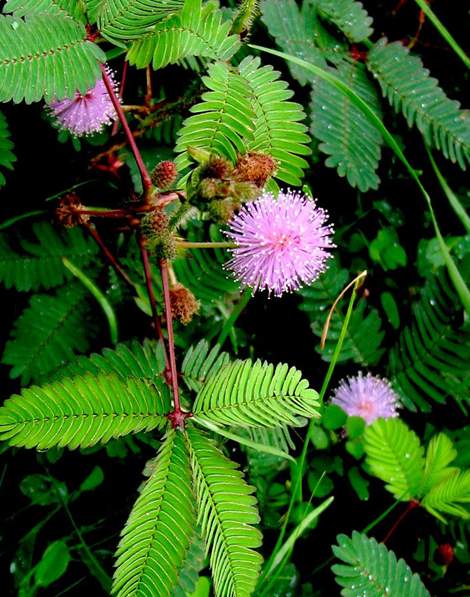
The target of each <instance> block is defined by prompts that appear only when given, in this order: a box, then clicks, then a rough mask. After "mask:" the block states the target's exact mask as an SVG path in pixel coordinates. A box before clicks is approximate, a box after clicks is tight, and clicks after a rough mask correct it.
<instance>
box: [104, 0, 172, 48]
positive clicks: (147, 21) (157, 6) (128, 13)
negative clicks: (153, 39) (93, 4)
mask: <svg viewBox="0 0 470 597" xmlns="http://www.w3.org/2000/svg"><path fill="white" fill-rule="evenodd" d="M182 6H183V0H103V2H101V4H100V7H99V9H98V10H97V21H98V29H99V30H100V32H101V33H102V34H103V37H105V38H106V39H108V40H109V41H111V42H113V43H115V44H117V45H122V40H125V41H127V40H130V39H138V38H139V37H141V36H142V35H144V34H145V33H148V32H149V29H151V27H153V26H154V25H156V24H157V23H158V22H159V21H161V20H162V19H163V18H164V17H167V16H168V15H171V14H173V13H177V12H179V11H180V10H181V8H182Z"/></svg>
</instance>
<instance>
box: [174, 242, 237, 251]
mask: <svg viewBox="0 0 470 597" xmlns="http://www.w3.org/2000/svg"><path fill="white" fill-rule="evenodd" d="M176 246H177V247H182V248H184V249H233V248H235V247H236V246H237V245H236V244H235V243H230V242H223V241H221V242H196V241H194V242H193V241H189V240H177V241H176Z"/></svg>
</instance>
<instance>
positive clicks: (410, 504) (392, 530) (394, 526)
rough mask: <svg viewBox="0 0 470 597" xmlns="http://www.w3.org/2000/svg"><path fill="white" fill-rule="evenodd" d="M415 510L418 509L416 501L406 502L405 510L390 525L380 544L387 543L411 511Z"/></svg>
mask: <svg viewBox="0 0 470 597" xmlns="http://www.w3.org/2000/svg"><path fill="white" fill-rule="evenodd" d="M416 508H419V502H417V501H416V500H411V502H408V505H407V507H406V510H404V511H403V512H402V513H401V514H400V516H399V517H398V518H397V519H396V520H395V522H394V523H393V524H392V526H391V527H390V530H389V531H388V533H387V534H386V535H385V537H384V538H383V540H382V543H387V541H388V540H389V539H390V538H391V537H392V535H393V534H394V533H395V531H396V530H397V528H398V527H399V526H400V524H401V523H402V522H403V520H404V519H405V518H406V517H407V516H408V514H409V513H410V512H411V511H412V510H415V509H416Z"/></svg>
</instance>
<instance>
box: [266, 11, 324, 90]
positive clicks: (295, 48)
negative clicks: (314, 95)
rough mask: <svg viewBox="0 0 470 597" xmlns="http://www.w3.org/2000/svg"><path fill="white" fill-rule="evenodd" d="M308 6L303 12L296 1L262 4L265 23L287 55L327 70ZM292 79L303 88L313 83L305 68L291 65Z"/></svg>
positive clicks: (289, 65)
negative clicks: (316, 39) (307, 12)
mask: <svg viewBox="0 0 470 597" xmlns="http://www.w3.org/2000/svg"><path fill="white" fill-rule="evenodd" d="M306 10H307V3H304V6H303V10H302V11H301V10H299V7H298V6H297V3H296V2H295V0H262V2H261V12H262V21H263V23H264V24H265V25H266V27H267V28H268V30H269V33H271V35H272V36H273V37H274V38H275V40H276V43H277V45H278V46H279V47H280V48H281V49H282V51H283V52H286V53H287V54H292V55H293V56H297V57H298V58H301V59H302V60H307V61H308V62H312V63H313V64H315V65H316V66H320V67H322V68H324V67H326V61H325V59H324V57H323V54H322V51H321V50H320V48H319V47H318V46H317V45H316V44H315V39H314V35H313V27H312V26H313V25H314V23H312V20H311V18H309V15H307V14H306ZM288 67H289V70H290V71H291V73H292V76H293V77H294V78H295V79H297V81H299V83H300V84H301V85H306V84H307V83H310V82H311V80H312V74H311V73H310V72H309V71H307V70H305V69H304V68H303V67H302V66H298V65H297V64H293V63H291V62H289V63H288Z"/></svg>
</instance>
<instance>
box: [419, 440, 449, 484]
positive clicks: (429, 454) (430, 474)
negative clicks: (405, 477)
mask: <svg viewBox="0 0 470 597" xmlns="http://www.w3.org/2000/svg"><path fill="white" fill-rule="evenodd" d="M456 457H457V450H455V448H454V444H453V443H452V441H451V440H450V439H449V438H448V437H447V435H445V434H444V433H439V434H437V435H435V436H434V437H432V438H431V441H430V442H429V444H428V447H427V449H426V459H425V463H424V475H423V483H422V487H421V491H420V493H421V494H422V495H426V494H427V493H428V491H429V490H430V489H431V488H432V487H433V486H434V485H436V484H437V483H440V482H441V481H442V480H443V479H444V478H445V477H448V476H449V474H452V473H453V472H454V471H456V470H457V469H456V468H454V467H449V466H447V465H448V464H450V463H451V462H452V461H453V460H455V458H456Z"/></svg>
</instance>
